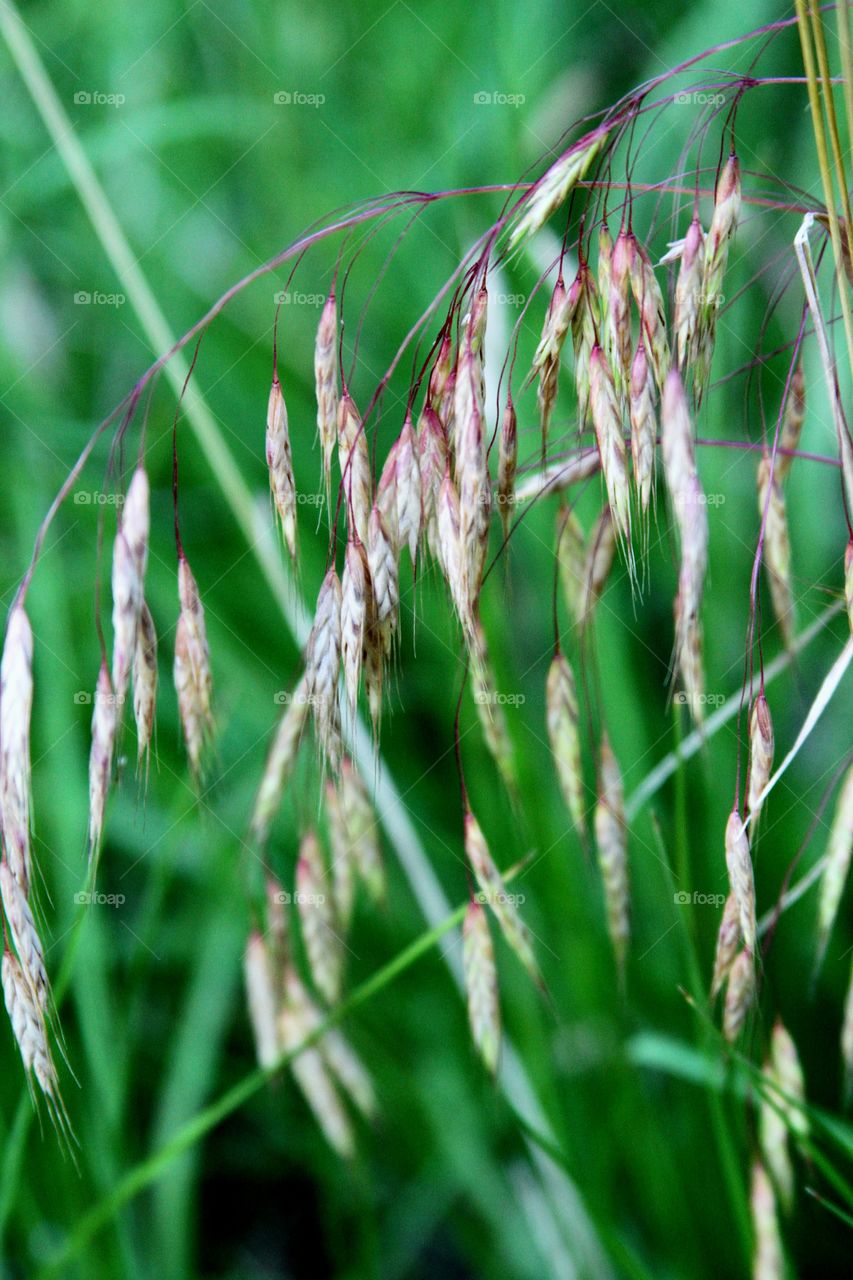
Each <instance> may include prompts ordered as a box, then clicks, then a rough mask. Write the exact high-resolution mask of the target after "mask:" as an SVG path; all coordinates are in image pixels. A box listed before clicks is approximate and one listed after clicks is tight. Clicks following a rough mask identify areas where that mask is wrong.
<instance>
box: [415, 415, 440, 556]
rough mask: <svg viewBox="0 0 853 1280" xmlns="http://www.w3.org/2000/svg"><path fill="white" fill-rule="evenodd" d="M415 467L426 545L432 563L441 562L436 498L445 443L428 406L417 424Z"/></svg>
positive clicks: (437, 418) (436, 419) (438, 421)
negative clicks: (419, 487)
mask: <svg viewBox="0 0 853 1280" xmlns="http://www.w3.org/2000/svg"><path fill="white" fill-rule="evenodd" d="M418 467H419V469H420V473H421V500H422V504H423V524H424V528H425V529H426V535H427V545H428V546H429V549H430V552H431V553H432V556H433V559H434V560H438V561H439V562H440V561H441V551H440V546H439V537H438V496H439V493H440V492H441V484H442V481H443V480H444V474H445V472H446V471H447V440H446V438H445V435H444V430H443V428H442V425H441V422H440V420H439V417H438V414H437V413H436V412H435V410H434V409H433V408H432V407H431V406H430V405H427V407H426V408H425V409H424V411H423V413H422V414H421V416H420V420H419V422H418Z"/></svg>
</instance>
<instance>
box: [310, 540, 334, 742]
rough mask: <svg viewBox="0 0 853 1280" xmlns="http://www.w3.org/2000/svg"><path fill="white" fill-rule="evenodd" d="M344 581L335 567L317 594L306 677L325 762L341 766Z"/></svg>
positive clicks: (327, 575) (329, 572) (318, 738)
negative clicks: (339, 702)
mask: <svg viewBox="0 0 853 1280" xmlns="http://www.w3.org/2000/svg"><path fill="white" fill-rule="evenodd" d="M341 600H342V594H341V581H340V578H339V577H338V575H337V573H336V571H335V567H334V565H333V566H332V568H331V569H329V571H328V573H327V574H326V576H325V578H324V579H323V582H322V585H321V587H320V590H319V593H318V595H317V606H316V609H315V611H314V623H313V625H312V627H311V635H310V637H309V639H308V650H307V655H306V668H305V670H306V678H307V685H308V694H309V700H310V703H311V706H312V708H313V711H314V721H315V724H316V727H317V742H318V744H319V747H320V753H321V755H322V757H323V758H324V759H328V760H330V761H331V764H332V767H333V768H337V764H338V742H339V739H340V728H339V724H338V720H339V716H338V672H339V670H340V665H341Z"/></svg>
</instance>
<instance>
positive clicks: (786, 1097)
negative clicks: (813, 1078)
mask: <svg viewBox="0 0 853 1280" xmlns="http://www.w3.org/2000/svg"><path fill="white" fill-rule="evenodd" d="M770 1057H771V1061H772V1064H773V1074H774V1077H775V1080H776V1082H777V1084H778V1085H779V1089H780V1091H781V1093H782V1095H783V1096H782V1097H781V1098H780V1099H779V1107H780V1109H781V1111H782V1112H783V1114H784V1116H785V1119H786V1121H787V1124H788V1128H789V1129H790V1131H791V1133H793V1134H794V1135H795V1137H797V1138H806V1137H808V1134H809V1118H808V1115H807V1114H806V1111H805V1109H804V1105H803V1104H804V1103H805V1101H806V1080H805V1076H804V1075H803V1068H802V1064H801V1063H800V1055H799V1054H798V1053H797V1046H796V1045H795V1044H794V1040H793V1037H792V1036H791V1033H790V1032H789V1031H788V1028H787V1027H786V1026H785V1024H784V1023H783V1021H782V1019H781V1018H777V1019H776V1021H775V1022H774V1024H773V1033H772V1035H771V1037H770ZM797 1104H799V1105H797Z"/></svg>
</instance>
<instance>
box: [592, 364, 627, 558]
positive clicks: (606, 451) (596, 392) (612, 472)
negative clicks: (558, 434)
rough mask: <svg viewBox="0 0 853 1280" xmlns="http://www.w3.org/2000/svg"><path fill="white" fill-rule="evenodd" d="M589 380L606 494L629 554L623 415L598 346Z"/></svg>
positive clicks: (611, 379)
mask: <svg viewBox="0 0 853 1280" xmlns="http://www.w3.org/2000/svg"><path fill="white" fill-rule="evenodd" d="M589 380H590V407H591V410H592V421H593V425H594V427H595V438H596V441H597V443H598V451H599V453H600V455H601V469H602V471H603V473H604V483H605V486H606V488H607V498H608V501H609V503H610V510H611V511H612V513H613V522H614V525H615V527H616V531H617V533H618V534H619V535H620V537H621V538H622V539H623V541H624V544H625V549H626V554H628V555H629V556H630V545H631V499H630V493H629V489H628V468H627V460H626V455H625V439H624V437H623V435H622V416H621V414H620V412H619V402H618V400H617V397H616V390H615V387H614V385H613V377H612V374H611V370H610V367H609V365H608V363H607V357H606V356H605V354H604V352H603V351H602V349H601V347H599V346H595V347H593V349H592V352H591V354H590V374H589Z"/></svg>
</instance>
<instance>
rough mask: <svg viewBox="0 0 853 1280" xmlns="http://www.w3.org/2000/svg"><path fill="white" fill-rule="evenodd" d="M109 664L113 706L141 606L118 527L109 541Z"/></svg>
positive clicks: (126, 671) (124, 684) (132, 563)
mask: <svg viewBox="0 0 853 1280" xmlns="http://www.w3.org/2000/svg"><path fill="white" fill-rule="evenodd" d="M112 589H113V665H112V682H113V689H114V691H115V694H116V699H117V705H118V706H121V705H122V703H123V702H124V697H125V694H126V693H127V688H128V685H129V683H130V672H131V668H132V666H133V655H134V652H135V649H136V636H137V631H138V629H139V614H140V610H141V609H142V579H141V578H140V576H139V568H138V563H137V560H136V557H135V556H134V554H133V552H132V551H131V549H130V546H129V544H128V541H127V539H126V538H125V536H124V533H123V532H122V530H121V529H120V530H119V532H118V533H117V534H116V537H115V542H114V543H113V568H112Z"/></svg>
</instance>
